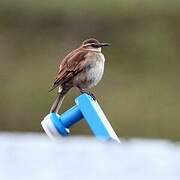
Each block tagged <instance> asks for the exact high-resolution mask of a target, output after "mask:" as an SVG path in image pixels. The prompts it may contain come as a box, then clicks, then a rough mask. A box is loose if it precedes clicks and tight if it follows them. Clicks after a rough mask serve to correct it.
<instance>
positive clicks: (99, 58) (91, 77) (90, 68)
mask: <svg viewBox="0 0 180 180" xmlns="http://www.w3.org/2000/svg"><path fill="white" fill-rule="evenodd" d="M86 61H87V64H86V68H85V71H84V73H83V74H82V76H83V77H84V78H85V81H84V82H85V83H84V86H86V87H85V88H91V87H93V86H96V85H97V83H98V82H99V81H100V80H101V78H102V76H103V72H104V62H105V58H104V55H103V54H102V53H97V52H96V53H89V54H87V56H86Z"/></svg>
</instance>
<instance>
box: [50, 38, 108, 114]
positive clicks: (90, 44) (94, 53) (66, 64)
mask: <svg viewBox="0 0 180 180" xmlns="http://www.w3.org/2000/svg"><path fill="white" fill-rule="evenodd" d="M108 45H109V44H108V43H100V42H99V41H98V40H96V39H94V38H90V39H87V40H85V41H84V42H83V43H82V45H81V46H80V47H79V48H77V49H75V50H74V51H72V52H70V53H69V54H68V55H67V56H66V57H65V58H64V59H63V60H62V62H61V63H60V65H59V71H58V74H57V76H56V78H55V81H54V84H53V86H52V88H51V89H50V91H52V90H53V89H55V88H56V87H59V89H58V94H57V98H56V99H55V101H54V103H53V105H52V107H51V110H50V113H52V112H56V113H58V111H59V108H60V106H61V104H62V101H63V99H64V96H65V94H66V93H67V92H68V91H69V90H70V89H71V88H72V87H76V88H78V89H79V90H80V92H81V93H87V94H89V95H91V96H92V97H93V99H95V96H94V95H93V94H92V93H90V92H89V91H88V89H90V88H92V87H94V86H96V85H97V83H98V82H99V81H100V80H101V78H102V75H103V72H104V62H105V58H104V55H103V54H102V53H101V48H102V47H104V46H108Z"/></svg>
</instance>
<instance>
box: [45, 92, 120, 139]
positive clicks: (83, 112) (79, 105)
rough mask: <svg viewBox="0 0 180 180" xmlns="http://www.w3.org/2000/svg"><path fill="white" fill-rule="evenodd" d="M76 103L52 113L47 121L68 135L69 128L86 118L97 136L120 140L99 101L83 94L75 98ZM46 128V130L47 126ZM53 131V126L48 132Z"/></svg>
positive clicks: (60, 132)
mask: <svg viewBox="0 0 180 180" xmlns="http://www.w3.org/2000/svg"><path fill="white" fill-rule="evenodd" d="M75 103H76V105H75V106H73V107H72V108H71V109H69V110H67V111H66V112H64V113H63V114H61V115H58V114H56V113H51V114H50V120H49V119H46V121H47V120H48V121H51V127H52V125H53V126H54V127H55V130H56V131H57V132H58V133H59V134H60V135H62V136H67V135H68V134H69V133H70V131H69V128H70V127H71V126H73V125H74V124H75V123H77V122H78V121H80V120H81V119H82V118H84V119H85V121H86V122H87V124H88V126H89V127H90V129H91V131H92V132H93V133H94V135H95V136H96V138H98V139H101V140H114V141H117V142H120V140H119V138H118V136H117V135H116V133H115V132H114V130H113V128H112V127H111V125H110V123H109V122H108V120H107V118H106V116H105V115H104V113H103V111H102V109H101V107H100V106H99V104H98V102H97V101H94V100H93V99H92V97H91V96H89V95H87V94H82V95H80V96H79V97H77V98H76V99H75ZM44 121H45V120H44ZM42 125H43V123H42ZM44 126H45V125H44ZM44 126H43V128H44ZM48 128H49V127H48ZM44 129H45V131H46V130H47V127H46V128H44ZM52 131H53V130H52V128H49V131H48V132H51V133H53V132H52Z"/></svg>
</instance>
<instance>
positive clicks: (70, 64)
mask: <svg viewBox="0 0 180 180" xmlns="http://www.w3.org/2000/svg"><path fill="white" fill-rule="evenodd" d="M86 54H87V52H86V51H82V50H81V51H77V50H75V51H73V52H72V53H70V54H69V55H67V56H66V57H65V58H64V59H63V61H62V63H61V64H60V66H59V72H58V74H57V76H56V78H55V80H54V83H53V86H52V88H51V89H50V91H52V90H53V89H55V88H56V87H58V86H59V85H61V84H63V83H65V82H68V81H70V80H71V78H73V77H74V76H75V75H77V74H78V73H79V72H81V71H82V70H83V68H84V65H85V55H86Z"/></svg>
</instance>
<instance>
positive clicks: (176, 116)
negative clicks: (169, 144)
mask: <svg viewBox="0 0 180 180" xmlns="http://www.w3.org/2000/svg"><path fill="white" fill-rule="evenodd" d="M179 34H180V3H179V0H172V1H168V0H133V1H132V0H111V1H107V0H106V1H105V0H98V1H87V0H74V1H67V0H51V1H50V0H46V1H43V0H1V1H0V73H1V74H0V84H1V88H0V115H1V117H0V130H1V131H42V128H41V126H40V122H41V120H42V119H43V118H44V116H45V115H46V114H47V113H49V109H50V106H51V104H52V102H53V100H54V98H55V96H56V91H54V92H52V93H49V92H48V89H49V87H50V86H51V84H52V82H53V79H54V77H55V75H56V73H57V70H58V68H57V67H58V63H59V61H60V60H61V59H62V58H63V57H64V56H65V55H66V54H67V53H68V52H69V51H71V50H72V49H74V48H76V47H78V46H79V45H80V43H81V42H82V41H83V40H84V39H86V38H89V37H95V38H97V39H98V40H100V41H104V42H110V43H111V47H109V48H105V49H104V51H103V52H104V54H105V57H106V67H105V74H104V76H103V80H102V81H101V82H100V84H99V85H98V86H97V87H95V88H94V89H93V90H92V91H93V92H94V93H95V94H96V97H97V98H98V101H99V103H100V104H101V107H102V109H103V110H104V112H105V113H106V115H107V117H108V119H109V121H110V122H111V124H112V126H113V128H114V129H115V130H116V132H117V134H118V135H119V136H121V137H125V138H126V137H148V138H168V139H172V140H180V71H179V69H180V35H179ZM78 94H79V93H78V92H77V91H76V90H75V89H73V90H71V91H70V93H69V94H68V95H67V96H66V98H65V100H64V103H63V106H62V108H61V111H65V110H66V109H68V108H69V107H71V106H72V105H73V104H74V98H75V97H76V96H77V95H78ZM72 133H73V134H89V133H90V132H89V130H88V128H87V127H86V124H85V123H83V122H81V123H79V124H78V125H76V126H75V127H74V128H73V129H72Z"/></svg>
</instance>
